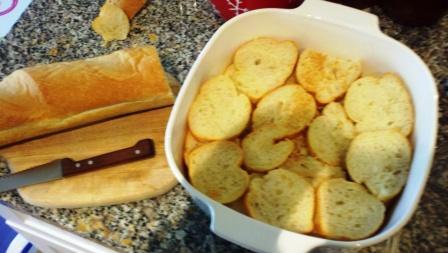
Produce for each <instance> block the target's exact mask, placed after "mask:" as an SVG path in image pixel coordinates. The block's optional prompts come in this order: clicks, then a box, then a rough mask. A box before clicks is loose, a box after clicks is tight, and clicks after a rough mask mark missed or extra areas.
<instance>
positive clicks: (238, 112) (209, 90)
mask: <svg viewBox="0 0 448 253" xmlns="http://www.w3.org/2000/svg"><path fill="white" fill-rule="evenodd" d="M251 111H252V105H251V103H250V101H249V99H248V98H247V97H246V96H245V95H244V94H239V93H238V91H237V90H236V88H235V85H234V82H233V81H232V79H230V78H229V77H228V76H226V75H219V76H215V77H213V78H212V79H210V80H208V81H207V82H205V83H204V84H203V85H202V87H201V89H200V91H199V94H198V95H197V96H196V99H195V100H194V102H193V104H192V105H191V107H190V112H189V114H188V125H189V128H190V130H191V132H192V133H193V135H194V136H196V137H198V138H199V139H202V140H225V139H229V138H233V137H235V136H237V135H239V134H240V133H241V132H242V131H243V130H244V129H245V128H246V126H247V124H248V122H249V119H250V114H251Z"/></svg>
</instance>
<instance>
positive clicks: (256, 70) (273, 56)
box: [232, 38, 298, 102]
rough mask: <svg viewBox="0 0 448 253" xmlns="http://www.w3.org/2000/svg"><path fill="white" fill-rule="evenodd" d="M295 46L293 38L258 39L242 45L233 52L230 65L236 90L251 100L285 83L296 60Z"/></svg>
mask: <svg viewBox="0 0 448 253" xmlns="http://www.w3.org/2000/svg"><path fill="white" fill-rule="evenodd" d="M297 55H298V50H297V46H296V44H295V43H294V42H292V41H279V40H276V39H272V38H257V39H254V40H251V41H249V42H247V43H245V44H243V45H242V46H241V47H240V48H238V50H237V51H236V53H235V56H234V59H233V65H234V66H235V70H236V71H235V72H234V74H233V75H232V79H233V80H235V82H236V86H237V88H238V90H239V91H241V92H243V93H244V94H246V95H247V96H248V97H249V98H250V100H251V101H252V102H256V101H258V100H259V99H260V98H261V97H263V96H264V95H265V94H266V93H268V92H269V91H271V90H273V89H275V88H277V87H279V86H280V85H282V84H284V83H285V81H286V79H287V78H288V77H289V76H290V75H291V73H292V72H293V69H294V66H295V64H296V61H297Z"/></svg>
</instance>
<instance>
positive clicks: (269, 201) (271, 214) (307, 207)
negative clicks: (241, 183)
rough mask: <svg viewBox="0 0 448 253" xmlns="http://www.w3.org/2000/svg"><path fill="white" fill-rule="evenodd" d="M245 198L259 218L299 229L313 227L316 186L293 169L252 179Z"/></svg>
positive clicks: (250, 213) (281, 226)
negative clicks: (314, 187)
mask: <svg viewBox="0 0 448 253" xmlns="http://www.w3.org/2000/svg"><path fill="white" fill-rule="evenodd" d="M244 200H245V201H244V203H245V207H246V209H247V211H248V214H249V215H250V216H251V217H253V218H255V219H257V220H260V221H263V222H266V223H268V224H271V225H274V226H278V227H280V228H283V229H287V230H290V231H294V232H299V233H308V232H311V231H312V230H313V215H314V189H313V187H312V186H311V185H310V184H309V183H308V182H307V181H306V180H305V179H303V178H302V177H300V176H299V175H297V174H295V173H293V172H290V171H287V170H282V169H278V170H273V171H270V172H269V173H268V174H267V175H265V176H264V177H261V178H258V177H257V178H254V179H252V181H251V183H250V186H249V191H248V193H247V194H246V196H245V198H244Z"/></svg>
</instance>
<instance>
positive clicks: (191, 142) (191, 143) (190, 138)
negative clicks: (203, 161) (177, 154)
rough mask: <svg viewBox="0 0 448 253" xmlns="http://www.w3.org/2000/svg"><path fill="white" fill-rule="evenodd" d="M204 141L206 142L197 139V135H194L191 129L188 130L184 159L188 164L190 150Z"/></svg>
mask: <svg viewBox="0 0 448 253" xmlns="http://www.w3.org/2000/svg"><path fill="white" fill-rule="evenodd" d="M204 143H205V142H202V141H199V140H198V139H196V137H194V136H193V134H192V133H191V131H189V130H188V131H187V134H186V135H185V142H184V160H185V163H186V164H187V165H188V156H189V155H190V152H191V151H192V150H193V149H195V148H197V147H199V146H201V145H202V144H204Z"/></svg>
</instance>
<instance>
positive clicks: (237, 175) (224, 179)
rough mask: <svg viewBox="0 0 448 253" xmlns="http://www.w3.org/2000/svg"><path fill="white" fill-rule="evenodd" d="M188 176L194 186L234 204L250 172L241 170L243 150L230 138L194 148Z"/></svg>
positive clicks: (247, 181) (211, 196) (217, 199)
mask: <svg viewBox="0 0 448 253" xmlns="http://www.w3.org/2000/svg"><path fill="white" fill-rule="evenodd" d="M188 157H189V158H188V166H189V167H188V176H189V178H190V182H191V183H192V184H193V186H194V187H195V188H196V189H198V190H199V191H200V192H202V193H204V194H206V195H207V196H209V197H210V198H212V199H214V200H216V201H218V202H221V203H230V202H232V201H235V200H236V199H238V198H239V197H241V196H242V195H243V194H244V192H245V191H246V188H247V186H248V184H249V175H248V174H247V172H246V171H245V170H243V169H241V167H240V166H241V163H242V161H243V152H242V150H241V148H240V147H239V146H238V145H237V144H235V143H233V142H230V141H214V142H210V143H207V144H204V145H202V146H200V147H198V148H195V149H194V150H193V151H191V153H190V155H189V156H188Z"/></svg>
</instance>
